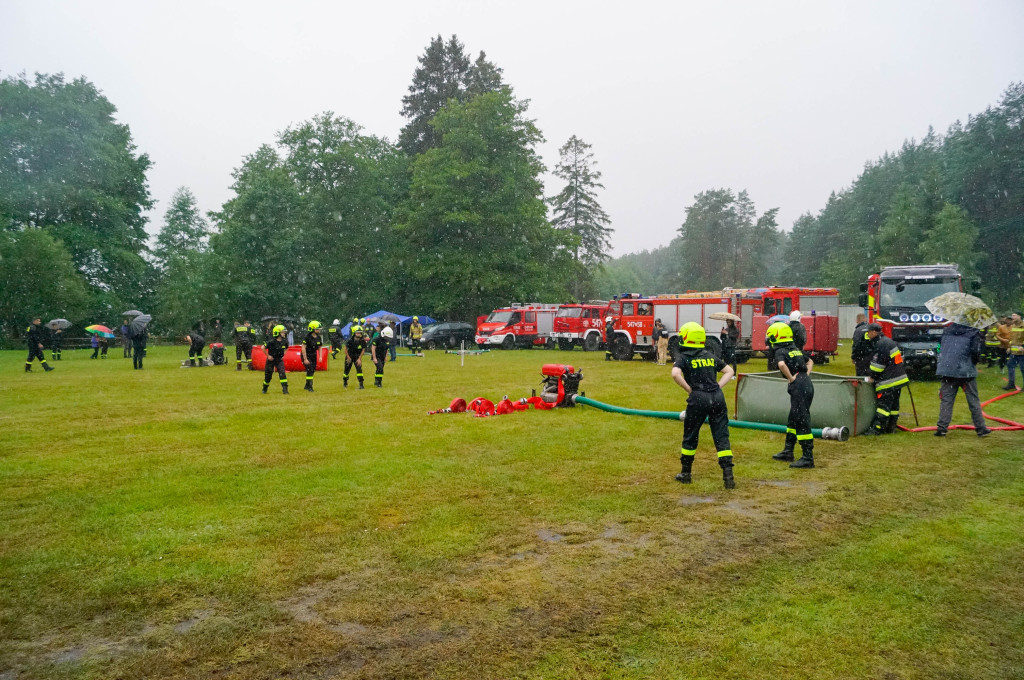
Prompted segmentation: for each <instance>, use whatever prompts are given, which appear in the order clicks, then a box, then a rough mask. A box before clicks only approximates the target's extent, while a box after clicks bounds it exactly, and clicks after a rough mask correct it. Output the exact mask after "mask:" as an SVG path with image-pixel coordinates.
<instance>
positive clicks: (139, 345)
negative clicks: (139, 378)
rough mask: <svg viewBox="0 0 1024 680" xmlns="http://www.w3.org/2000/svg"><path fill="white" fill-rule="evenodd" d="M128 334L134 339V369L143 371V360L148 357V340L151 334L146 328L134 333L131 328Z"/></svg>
mask: <svg viewBox="0 0 1024 680" xmlns="http://www.w3.org/2000/svg"><path fill="white" fill-rule="evenodd" d="M128 333H129V335H130V336H131V339H132V368H133V369H135V370H139V371H141V370H142V359H143V358H145V356H146V339H147V338H148V337H149V332H148V331H147V330H146V328H145V327H143V328H141V329H140V330H137V331H133V330H131V328H130V327H129V330H128Z"/></svg>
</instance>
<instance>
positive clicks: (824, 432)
mask: <svg viewBox="0 0 1024 680" xmlns="http://www.w3.org/2000/svg"><path fill="white" fill-rule="evenodd" d="M821 438H822V439H831V440H833V441H837V442H845V441H847V440H849V438H850V428H848V427H846V426H845V425H844V426H842V427H823V428H821Z"/></svg>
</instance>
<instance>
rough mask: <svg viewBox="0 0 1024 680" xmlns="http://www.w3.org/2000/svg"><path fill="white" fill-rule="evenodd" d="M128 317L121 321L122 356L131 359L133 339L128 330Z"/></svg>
mask: <svg viewBox="0 0 1024 680" xmlns="http://www.w3.org/2000/svg"><path fill="white" fill-rule="evenodd" d="M128 329H129V326H128V319H124V320H123V321H122V322H121V358H122V359H131V358H132V339H131V335H130V334H129V332H128Z"/></svg>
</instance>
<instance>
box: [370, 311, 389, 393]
mask: <svg viewBox="0 0 1024 680" xmlns="http://www.w3.org/2000/svg"><path fill="white" fill-rule="evenodd" d="M391 335H392V333H391V329H390V328H388V327H387V326H385V325H384V324H381V325H380V330H379V331H378V332H377V335H375V336H374V338H373V342H372V343H371V345H370V358H371V359H373V365H374V366H376V367H377V372H376V373H374V375H373V386H374V387H384V361H385V360H386V359H387V358H388V347H389V346H390V344H391Z"/></svg>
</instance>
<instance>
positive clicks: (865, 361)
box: [850, 314, 875, 378]
mask: <svg viewBox="0 0 1024 680" xmlns="http://www.w3.org/2000/svg"><path fill="white" fill-rule="evenodd" d="M857 320H858V322H859V323H858V324H857V327H856V328H854V329H853V349H851V350H850V359H851V360H853V367H854V370H855V371H856V373H857V375H858V376H860V377H862V378H866V377H868V376H869V375H871V355H872V354H874V353H875V341H874V340H872V339H870V338H869V337H868V323H867V321H865V320H864V315H863V314H858V315H857Z"/></svg>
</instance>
